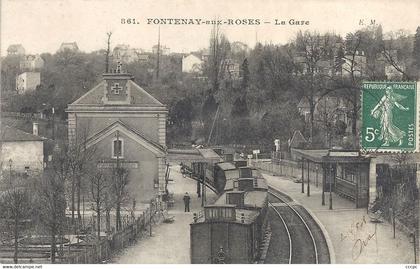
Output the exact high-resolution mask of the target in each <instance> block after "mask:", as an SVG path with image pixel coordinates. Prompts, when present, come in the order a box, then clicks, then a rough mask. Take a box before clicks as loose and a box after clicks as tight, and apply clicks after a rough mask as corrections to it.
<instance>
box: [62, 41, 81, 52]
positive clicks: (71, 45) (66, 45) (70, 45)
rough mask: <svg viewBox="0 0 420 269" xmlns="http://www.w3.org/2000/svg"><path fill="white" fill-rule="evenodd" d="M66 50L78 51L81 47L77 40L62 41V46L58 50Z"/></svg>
mask: <svg viewBox="0 0 420 269" xmlns="http://www.w3.org/2000/svg"><path fill="white" fill-rule="evenodd" d="M65 50H71V51H78V50H79V47H78V46H77V43H76V42H63V43H61V46H60V48H59V49H58V51H57V52H62V51H65Z"/></svg>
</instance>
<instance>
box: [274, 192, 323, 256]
mask: <svg viewBox="0 0 420 269" xmlns="http://www.w3.org/2000/svg"><path fill="white" fill-rule="evenodd" d="M268 193H270V194H271V195H273V196H274V197H276V198H277V199H279V200H280V201H282V202H283V203H284V204H285V205H287V206H288V207H289V208H290V209H292V211H293V212H294V213H295V214H296V215H297V216H298V217H299V219H300V220H301V221H302V223H303V224H304V225H305V228H306V230H307V231H308V233H309V235H310V237H311V240H312V243H313V245H314V250H315V263H316V264H318V249H317V246H316V242H315V238H314V236H313V234H312V232H311V229H309V226H308V224H307V223H306V221H305V220H304V219H303V217H302V216H301V215H300V214H299V212H297V210H296V209H294V208H293V206H291V205H290V204H289V203H288V202H286V201H285V200H284V199H282V198H281V197H280V196H279V195H277V194H276V193H273V192H272V191H271V190H270V189H269V190H268Z"/></svg>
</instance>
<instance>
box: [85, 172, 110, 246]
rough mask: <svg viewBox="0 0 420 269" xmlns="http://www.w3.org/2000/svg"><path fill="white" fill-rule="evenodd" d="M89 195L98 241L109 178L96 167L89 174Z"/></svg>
mask: <svg viewBox="0 0 420 269" xmlns="http://www.w3.org/2000/svg"><path fill="white" fill-rule="evenodd" d="M89 183H90V195H91V197H92V200H93V202H94V207H93V210H94V211H95V212H96V216H97V225H98V226H97V227H98V228H97V229H98V241H99V240H100V238H101V213H102V212H103V211H104V210H105V208H106V206H105V203H106V199H107V198H108V195H107V194H108V188H109V187H110V186H109V185H110V184H109V180H108V178H107V177H106V176H105V175H104V174H103V173H102V172H101V171H98V170H97V169H93V173H91V174H90V175H89Z"/></svg>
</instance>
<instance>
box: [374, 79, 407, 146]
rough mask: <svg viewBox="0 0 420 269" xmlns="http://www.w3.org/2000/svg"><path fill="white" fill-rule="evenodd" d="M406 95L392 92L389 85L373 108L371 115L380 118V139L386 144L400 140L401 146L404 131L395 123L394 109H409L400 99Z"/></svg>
mask: <svg viewBox="0 0 420 269" xmlns="http://www.w3.org/2000/svg"><path fill="white" fill-rule="evenodd" d="M404 98H405V96H402V95H399V94H397V93H395V92H392V90H391V87H387V89H386V91H385V94H384V96H382V98H381V100H380V101H379V103H378V104H377V105H376V106H375V107H374V108H373V109H372V110H371V112H370V113H371V115H372V116H373V117H374V118H376V119H378V118H379V120H380V123H381V135H380V137H379V139H380V140H382V141H383V142H384V144H383V145H384V146H389V143H395V142H399V144H398V145H399V146H401V145H402V141H403V138H404V136H405V135H406V134H405V132H404V131H402V130H400V129H399V128H398V127H397V126H395V125H394V119H393V113H392V110H393V109H394V107H397V108H399V109H401V110H404V111H408V107H404V106H403V105H401V104H400V103H398V101H401V100H403V99H404Z"/></svg>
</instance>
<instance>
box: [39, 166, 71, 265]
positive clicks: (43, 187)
mask: <svg viewBox="0 0 420 269" xmlns="http://www.w3.org/2000/svg"><path fill="white" fill-rule="evenodd" d="M37 194H38V195H37V198H38V199H39V201H37V203H36V204H37V206H38V215H39V219H40V221H41V223H42V224H43V226H44V227H45V228H46V230H47V232H48V233H49V235H50V237H51V262H52V263H54V262H55V255H56V250H57V249H56V248H57V247H56V246H57V237H58V236H59V235H61V234H62V233H63V229H64V224H65V211H66V199H65V192H64V182H63V181H62V180H61V179H60V178H59V177H57V176H56V175H55V173H54V171H51V170H49V169H47V170H46V171H44V175H43V177H42V178H41V179H40V180H39V183H38V184H37Z"/></svg>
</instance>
